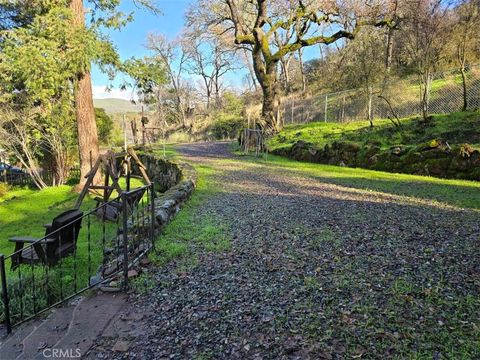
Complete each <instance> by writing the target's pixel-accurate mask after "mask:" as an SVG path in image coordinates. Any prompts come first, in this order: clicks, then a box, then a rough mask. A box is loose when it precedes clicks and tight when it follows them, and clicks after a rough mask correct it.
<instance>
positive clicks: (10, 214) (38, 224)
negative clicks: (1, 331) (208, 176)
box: [0, 179, 142, 322]
mask: <svg viewBox="0 0 480 360" xmlns="http://www.w3.org/2000/svg"><path fill="white" fill-rule="evenodd" d="M120 185H121V186H122V188H124V187H125V179H121V181H120ZM131 185H132V187H137V186H140V185H142V182H141V181H140V180H138V179H132V184H131ZM114 197H116V194H114V195H112V198H114ZM77 198H78V194H77V193H75V192H73V189H72V186H67V185H64V186H58V187H48V188H46V189H43V190H34V189H30V188H10V189H9V190H8V192H7V193H6V194H5V195H4V196H3V197H2V198H1V199H0V227H1V229H2V233H1V235H0V253H3V254H4V255H9V254H11V253H12V252H13V251H14V248H15V244H14V243H11V242H9V241H8V239H9V238H10V237H13V236H32V237H36V238H42V237H43V236H44V233H45V228H44V227H43V224H46V223H51V221H52V219H53V218H54V217H55V216H57V215H59V214H60V213H61V212H63V211H66V210H68V209H71V208H73V206H74V204H75V201H76V200H77ZM95 204H96V203H95V201H94V200H93V198H92V197H90V196H87V197H86V198H85V199H84V201H83V203H82V206H81V210H83V211H84V213H85V214H86V213H87V212H88V211H89V210H91V209H93V208H94V207H95ZM117 229H118V225H117V224H115V223H111V222H109V223H103V222H102V221H100V220H99V219H98V218H97V217H96V216H94V215H91V216H89V217H85V218H83V220H82V230H81V232H80V234H79V238H78V241H77V247H76V252H75V255H72V256H68V257H66V258H64V259H62V260H61V261H60V262H59V263H58V264H57V265H55V266H54V267H51V268H47V267H43V266H30V265H21V266H20V267H19V268H18V269H17V270H15V271H9V269H10V260H9V259H7V262H6V267H7V271H8V274H7V276H8V278H9V293H10V296H11V302H10V306H11V314H12V317H13V320H14V322H15V321H18V320H20V318H21V316H20V314H21V313H22V312H23V315H24V316H23V318H25V317H27V316H29V315H31V314H33V312H34V309H33V307H34V299H35V303H36V304H35V308H36V309H37V310H39V309H42V308H44V307H45V306H46V305H47V303H48V302H49V301H50V304H51V303H52V302H55V301H58V300H59V299H63V298H65V297H66V296H68V295H71V294H74V293H75V292H76V291H77V290H80V289H82V288H84V287H85V286H86V285H87V284H88V280H89V278H90V276H93V275H94V274H95V273H96V272H97V270H98V268H99V266H100V264H101V263H102V258H103V256H102V248H103V247H102V246H101V245H102V242H103V241H105V243H106V246H107V247H109V244H108V243H109V242H110V241H112V240H113V239H116V234H117ZM33 278H34V281H33ZM20 283H23V284H24V286H23V290H21V288H22V287H21V286H20ZM32 283H35V284H36V286H35V287H34V286H30V285H26V284H32ZM49 299H50V300H49ZM0 308H1V306H0ZM0 310H1V309H0ZM2 312H3V311H0V319H1V318H2V315H3V314H2Z"/></svg>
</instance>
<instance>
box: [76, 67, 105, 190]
mask: <svg viewBox="0 0 480 360" xmlns="http://www.w3.org/2000/svg"><path fill="white" fill-rule="evenodd" d="M74 98H75V112H76V116H77V130H78V150H79V156H80V186H83V185H84V184H85V181H86V178H85V175H87V173H88V172H89V171H90V168H91V165H92V164H94V163H95V161H96V160H97V158H98V155H99V148H98V134H97V124H96V123H95V110H94V107H93V97H92V81H91V76H90V71H86V72H85V73H84V74H81V75H80V76H79V77H78V79H77V81H76V84H75V89H74ZM100 177H101V176H100V173H97V175H96V177H95V179H94V182H95V183H98V182H99V181H100Z"/></svg>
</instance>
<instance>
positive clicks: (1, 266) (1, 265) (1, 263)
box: [0, 254, 12, 334]
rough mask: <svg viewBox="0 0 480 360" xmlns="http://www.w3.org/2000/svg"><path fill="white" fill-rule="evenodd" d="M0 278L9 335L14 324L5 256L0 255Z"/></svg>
mask: <svg viewBox="0 0 480 360" xmlns="http://www.w3.org/2000/svg"><path fill="white" fill-rule="evenodd" d="M0 272H1V274H0V276H1V280H2V301H3V312H4V314H5V325H6V327H7V334H10V333H11V332H12V323H11V321H10V305H9V303H8V290H7V274H6V271H5V256H4V255H3V254H0Z"/></svg>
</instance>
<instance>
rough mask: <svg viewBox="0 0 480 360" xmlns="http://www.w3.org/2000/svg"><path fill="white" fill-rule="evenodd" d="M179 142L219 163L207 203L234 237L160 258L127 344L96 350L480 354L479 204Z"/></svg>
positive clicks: (178, 354)
mask: <svg viewBox="0 0 480 360" xmlns="http://www.w3.org/2000/svg"><path fill="white" fill-rule="evenodd" d="M178 150H179V151H180V152H181V153H182V154H183V155H184V157H185V158H186V159H187V160H188V161H189V162H191V163H192V164H194V165H206V166H214V167H215V168H216V169H217V170H218V171H217V172H216V175H215V178H214V179H213V181H214V183H215V184H216V186H218V187H219V189H220V191H219V192H218V193H216V194H215V195H213V196H212V197H210V198H209V199H208V200H207V201H206V202H205V203H204V204H203V206H202V207H201V209H199V214H208V215H209V216H213V217H214V218H215V219H217V221H219V222H221V223H222V224H228V229H229V231H230V232H231V236H232V239H233V241H232V246H231V249H230V250H229V251H227V252H216V253H207V252H200V253H199V254H198V261H197V262H196V263H195V264H193V265H192V267H191V268H190V269H188V271H177V270H176V264H175V262H173V263H171V264H169V265H167V266H165V267H162V268H160V269H158V270H156V271H155V274H154V278H155V287H154V290H153V291H151V293H149V294H147V295H134V294H133V295H131V297H130V301H131V305H130V310H129V311H130V313H137V314H142V316H138V319H139V320H138V321H137V323H136V327H137V329H138V334H139V335H138V336H137V337H133V338H131V339H129V347H128V351H126V352H112V351H111V350H110V349H111V345H112V344H113V343H114V342H115V340H113V341H112V343H108V342H106V341H104V342H102V343H99V345H98V348H97V349H94V351H92V353H91V356H92V357H108V358H114V357H115V358H122V357H123V358H132V357H138V358H151V359H159V358H175V359H176V358H178V359H180V358H198V359H204V358H213V359H222V358H229V359H237V358H238V359H245V358H253V359H257V358H258V359H261V358H267V359H269V358H271V359H277V358H298V359H308V358H312V359H323V358H324V359H343V358H379V359H383V358H388V357H397V358H405V357H411V356H425V357H426V358H439V359H440V358H449V357H450V358H451V357H466V358H475V357H480V353H479V348H480V344H479V342H478V341H479V339H480V336H479V335H480V330H479V328H480V320H479V319H480V310H479V308H480V306H479V305H480V302H479V294H480V290H479V289H480V265H479V259H480V256H479V249H480V246H479V234H480V227H479V222H478V215H479V214H478V212H476V211H471V210H462V209H457V208H454V207H448V206H440V205H438V204H434V203H428V202H427V201H421V202H420V201H416V200H415V199H409V198H406V197H400V196H396V195H391V194H386V193H377V192H369V191H364V190H359V189H354V188H350V187H345V186H338V185H334V184H326V183H322V182H319V181H316V180H314V179H312V178H310V177H308V176H307V175H302V174H301V172H289V171H285V170H282V169H281V168H277V167H275V166H273V165H268V164H262V163H250V162H246V161H243V160H242V159H240V158H236V157H234V156H233V155H231V154H230V152H229V151H228V145H227V144H225V143H206V144H192V145H183V146H179V148H178ZM477 346H478V347H477Z"/></svg>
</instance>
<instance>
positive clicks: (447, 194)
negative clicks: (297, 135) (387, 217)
mask: <svg viewBox="0 0 480 360" xmlns="http://www.w3.org/2000/svg"><path fill="white" fill-rule="evenodd" d="M237 154H242V155H243V153H241V152H240V151H237ZM240 159H241V160H242V161H246V162H257V163H262V164H266V165H267V166H271V167H277V168H280V169H285V170H289V171H293V172H299V173H301V174H302V175H307V176H309V177H311V178H312V179H314V180H317V181H321V182H324V183H330V184H336V185H340V186H345V187H350V188H356V189H362V190H370V191H378V192H383V193H388V194H394V195H400V196H408V197H412V198H416V199H419V200H428V201H431V200H433V201H434V202H438V203H442V204H448V205H452V206H457V207H462V208H472V209H480V196H478V194H479V193H480V182H477V181H469V180H457V179H440V178H435V177H430V176H419V175H409V174H396V173H389V172H383V171H375V170H367V169H361V168H348V167H340V166H333V165H324V164H314V163H307V162H299V161H295V160H290V159H287V158H284V157H281V156H275V155H270V154H269V155H268V156H267V158H266V160H265V158H256V157H254V156H242V157H241V158H240Z"/></svg>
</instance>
